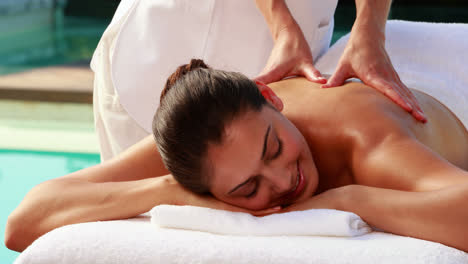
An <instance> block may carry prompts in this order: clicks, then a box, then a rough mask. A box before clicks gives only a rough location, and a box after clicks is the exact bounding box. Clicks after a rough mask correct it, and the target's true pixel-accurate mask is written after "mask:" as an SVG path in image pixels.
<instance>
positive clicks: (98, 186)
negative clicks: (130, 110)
mask: <svg viewBox="0 0 468 264" xmlns="http://www.w3.org/2000/svg"><path fill="white" fill-rule="evenodd" d="M168 173H169V172H168V171H167V170H166V169H165V167H164V165H163V163H162V161H161V157H160V155H159V152H158V151H157V149H156V143H155V141H154V140H153V138H152V136H148V137H147V138H145V139H143V140H142V141H140V142H139V143H137V144H135V145H134V146H132V147H130V148H129V149H128V150H126V151H125V152H123V153H122V154H121V155H119V156H117V157H115V158H113V159H112V160H110V161H108V162H105V163H102V164H98V165H96V166H92V167H89V168H86V169H83V170H80V171H77V172H74V173H71V174H69V175H66V176H63V177H60V178H56V179H53V180H49V181H46V182H44V183H42V184H39V185H38V186H36V187H34V188H33V189H32V190H31V191H30V192H29V193H28V194H27V195H26V196H25V198H24V199H23V201H22V202H21V203H20V205H19V206H18V207H17V208H16V209H15V210H14V211H13V212H12V213H11V215H10V216H9V217H8V221H7V226H6V230H5V243H6V245H7V247H9V248H10V249H13V250H17V251H22V250H24V249H25V248H26V247H27V246H28V245H29V244H31V243H32V242H33V241H34V240H35V239H36V238H38V237H39V236H41V235H43V234H44V233H46V232H48V231H51V230H52V229H54V228H57V227H60V226H63V225H68V224H74V223H81V222H89V221H96V220H110V219H122V218H129V217H132V216H136V215H139V214H141V213H144V212H146V211H148V210H150V209H151V208H152V207H153V206H155V205H158V204H162V203H176V202H175V201H174V200H175V198H177V195H178V194H180V192H181V191H183V190H182V189H181V188H180V187H179V186H176V184H175V182H174V181H173V180H172V177H171V176H170V175H167V174H168ZM161 175H167V176H165V177H157V176H161Z"/></svg>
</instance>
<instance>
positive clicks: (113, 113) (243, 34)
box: [91, 0, 426, 161]
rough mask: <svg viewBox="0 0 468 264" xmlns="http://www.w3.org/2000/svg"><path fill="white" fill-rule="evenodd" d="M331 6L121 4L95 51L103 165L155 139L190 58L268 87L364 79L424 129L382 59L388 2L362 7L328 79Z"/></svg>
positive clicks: (318, 0)
mask: <svg viewBox="0 0 468 264" xmlns="http://www.w3.org/2000/svg"><path fill="white" fill-rule="evenodd" d="M336 4H337V3H336V1H333V0H327V1H323V0H292V1H284V0H256V1H253V0H204V1H193V0H160V1H157V0H122V1H121V3H120V5H119V7H118V9H117V11H116V13H115V15H114V18H113V20H112V22H111V24H110V25H109V27H108V28H107V29H106V31H105V32H104V34H103V36H102V39H101V41H100V43H99V45H98V47H97V49H96V51H95V54H94V56H93V60H92V62H91V67H92V69H93V70H94V72H95V84H94V115H95V116H94V117H95V126H96V132H97V134H98V138H99V143H100V151H101V159H102V160H103V161H104V160H108V159H110V158H112V157H114V156H116V155H118V154H119V153H121V152H122V151H123V150H125V149H127V148H128V147H130V146H131V145H133V144H135V143H136V142H138V141H140V140H141V139H143V138H144V137H146V136H148V135H149V134H151V120H152V118H153V115H154V113H155V111H156V109H157V107H158V102H159V96H160V92H161V90H162V88H163V86H164V82H165V80H166V77H167V76H168V75H169V74H170V73H171V71H172V70H173V69H174V68H176V67H177V66H179V65H181V64H183V63H186V62H187V61H189V59H190V58H193V57H198V58H202V59H204V60H205V61H206V62H207V63H208V64H210V65H212V66H213V67H214V68H218V69H224V70H231V71H240V72H242V73H244V74H246V75H247V76H249V77H250V78H255V79H256V80H257V81H260V82H263V83H270V82H274V81H278V80H280V79H283V78H285V77H288V76H292V75H301V76H305V77H306V78H307V79H308V80H310V81H312V82H318V83H322V84H323V86H322V87H323V88H330V87H334V86H338V85H341V84H342V83H343V82H344V81H345V80H346V79H348V78H350V77H357V78H359V79H361V80H362V81H363V82H364V83H365V84H367V85H369V86H372V87H374V88H375V89H377V90H379V91H380V92H382V93H384V94H385V95H386V96H388V97H389V98H391V99H392V100H393V101H394V102H395V103H397V104H398V105H399V106H401V107H402V108H404V109H405V110H406V111H408V112H410V113H411V114H412V115H413V116H414V117H415V118H416V119H417V120H420V121H422V122H425V120H426V119H425V117H424V114H423V113H422V111H421V109H420V107H419V106H418V102H417V101H416V99H415V97H414V96H413V94H412V93H411V92H410V91H409V90H408V88H407V87H406V86H405V85H404V84H403V83H402V82H401V80H400V78H399V77H398V74H397V73H396V71H395V69H394V68H393V66H392V63H391V61H390V58H389V57H388V55H387V52H386V51H385V23H386V20H387V16H388V13H389V9H390V5H391V0H356V9H357V15H356V20H355V22H354V25H353V27H352V30H351V37H350V39H349V41H348V43H347V46H346V48H345V51H344V53H343V54H342V56H341V59H340V61H339V63H338V66H337V68H336V71H335V72H334V74H333V75H332V76H331V77H330V78H329V79H328V81H327V80H326V79H325V78H324V77H322V75H321V73H320V72H319V71H318V70H317V69H316V68H315V67H314V60H316V59H317V58H318V57H319V56H320V55H322V54H323V53H324V52H325V51H326V50H327V49H328V47H329V45H330V40H331V36H332V32H333V14H334V11H335V8H336Z"/></svg>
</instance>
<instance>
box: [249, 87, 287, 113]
mask: <svg viewBox="0 0 468 264" xmlns="http://www.w3.org/2000/svg"><path fill="white" fill-rule="evenodd" d="M255 83H256V84H257V87H258V90H259V91H260V92H261V93H262V95H263V97H265V99H266V100H267V101H268V102H269V103H270V104H272V105H273V106H274V107H275V108H276V109H277V110H278V111H280V112H281V111H283V102H282V101H281V99H280V98H279V97H278V96H277V95H276V94H275V92H273V90H272V89H271V88H270V87H268V86H267V85H266V84H264V83H262V82H259V81H255Z"/></svg>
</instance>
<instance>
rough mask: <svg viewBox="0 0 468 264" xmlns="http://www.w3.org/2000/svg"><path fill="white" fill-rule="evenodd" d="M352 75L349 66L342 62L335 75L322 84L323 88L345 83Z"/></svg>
mask: <svg viewBox="0 0 468 264" xmlns="http://www.w3.org/2000/svg"><path fill="white" fill-rule="evenodd" d="M350 77H352V75H351V74H350V71H349V69H348V67H347V66H344V65H342V64H340V65H338V67H337V68H336V70H335V72H334V73H333V75H332V76H331V77H330V78H329V79H328V81H327V82H326V83H325V84H324V85H322V86H321V87H322V88H331V87H336V86H340V85H343V83H344V82H345V81H346V80H347V79H348V78H350Z"/></svg>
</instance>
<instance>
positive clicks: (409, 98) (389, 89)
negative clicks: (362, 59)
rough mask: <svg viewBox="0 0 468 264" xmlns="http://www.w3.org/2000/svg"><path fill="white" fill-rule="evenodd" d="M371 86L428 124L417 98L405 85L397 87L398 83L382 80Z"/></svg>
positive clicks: (375, 81)
mask: <svg viewBox="0 0 468 264" xmlns="http://www.w3.org/2000/svg"><path fill="white" fill-rule="evenodd" d="M371 85H372V86H374V87H375V88H376V89H377V90H379V91H381V92H382V93H383V94H384V95H386V96H387V97H389V98H390V99H391V100H392V101H393V102H395V103H396V104H397V105H399V106H400V107H401V108H403V109H404V110H406V111H407V112H410V113H411V114H412V116H413V117H414V118H415V119H416V120H418V121H420V122H423V123H425V122H427V119H426V117H425V116H424V113H423V111H422V109H421V108H420V107H419V104H418V102H417V99H416V97H414V95H413V93H412V92H411V91H410V90H409V89H408V88H407V87H406V86H405V85H404V84H403V83H400V85H397V84H396V83H389V82H387V81H384V80H382V79H376V80H375V79H374V80H373V81H372V84H371Z"/></svg>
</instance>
